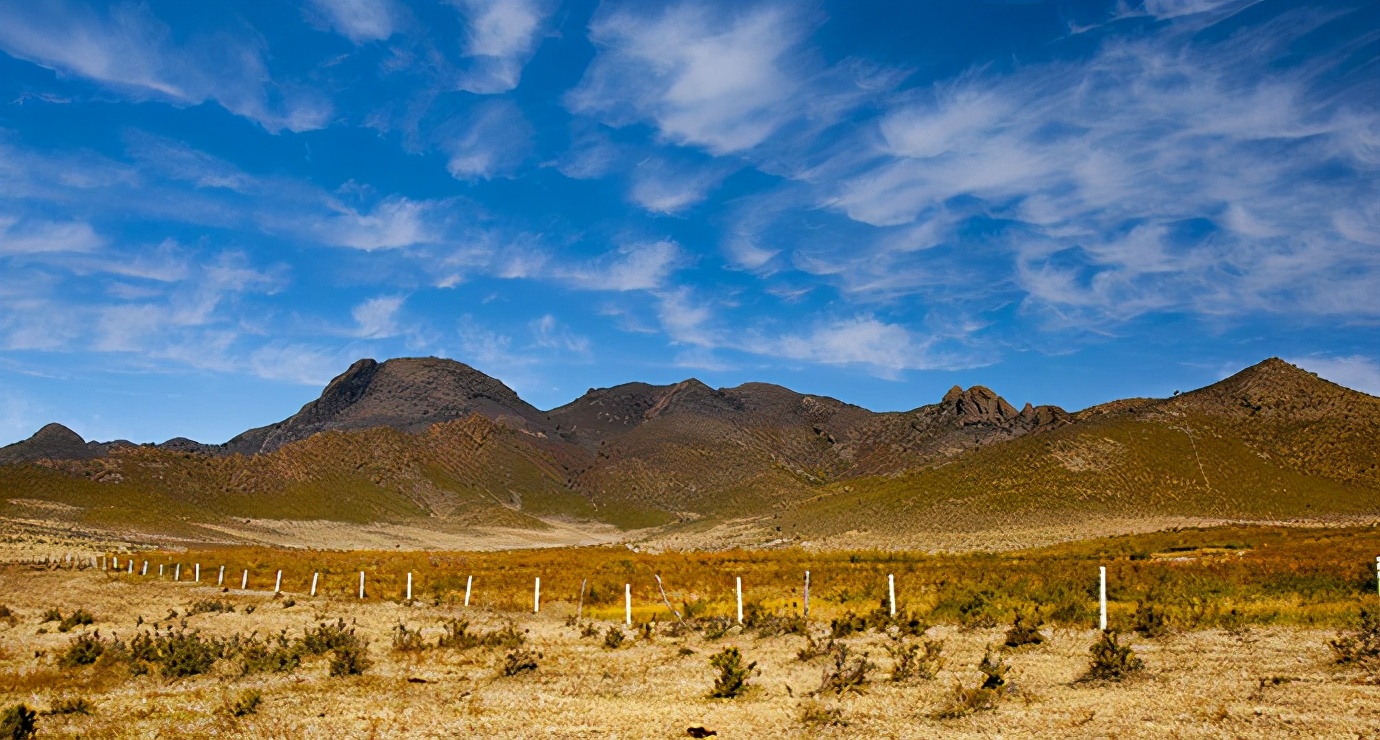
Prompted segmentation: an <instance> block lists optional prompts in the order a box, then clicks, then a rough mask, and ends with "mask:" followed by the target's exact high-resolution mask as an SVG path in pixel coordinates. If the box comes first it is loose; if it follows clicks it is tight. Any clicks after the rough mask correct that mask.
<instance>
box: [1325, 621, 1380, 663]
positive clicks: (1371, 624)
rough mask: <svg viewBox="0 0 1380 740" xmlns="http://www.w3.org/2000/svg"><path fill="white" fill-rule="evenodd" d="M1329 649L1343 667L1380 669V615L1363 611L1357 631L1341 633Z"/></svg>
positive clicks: (1330, 643) (1330, 644)
mask: <svg viewBox="0 0 1380 740" xmlns="http://www.w3.org/2000/svg"><path fill="white" fill-rule="evenodd" d="M1328 647H1331V648H1332V653H1333V655H1335V656H1336V659H1337V662H1338V663H1339V664H1341V665H1360V666H1365V667H1374V668H1377V669H1380V613H1376V612H1370V611H1367V610H1365V609H1362V610H1361V618H1360V619H1359V620H1358V621H1357V625H1356V629H1355V630H1353V631H1352V632H1350V633H1340V634H1338V635H1337V639H1335V640H1330V641H1329V642H1328Z"/></svg>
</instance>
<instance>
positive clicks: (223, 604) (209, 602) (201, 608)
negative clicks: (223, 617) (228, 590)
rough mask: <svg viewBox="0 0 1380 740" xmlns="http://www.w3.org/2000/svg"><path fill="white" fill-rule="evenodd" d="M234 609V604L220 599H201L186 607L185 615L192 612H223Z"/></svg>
mask: <svg viewBox="0 0 1380 740" xmlns="http://www.w3.org/2000/svg"><path fill="white" fill-rule="evenodd" d="M233 611H235V605H234V604H231V603H230V602H228V601H221V600H220V599H202V600H201V601H198V602H196V603H195V604H192V605H191V606H190V607H188V608H187V616H189V617H190V616H192V615H193V614H225V613H227V612H233Z"/></svg>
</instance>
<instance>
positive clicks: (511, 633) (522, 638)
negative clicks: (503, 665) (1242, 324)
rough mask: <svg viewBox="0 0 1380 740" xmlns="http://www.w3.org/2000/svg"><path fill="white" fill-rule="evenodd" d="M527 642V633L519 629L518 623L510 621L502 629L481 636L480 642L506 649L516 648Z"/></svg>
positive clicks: (487, 645) (485, 645)
mask: <svg viewBox="0 0 1380 740" xmlns="http://www.w3.org/2000/svg"><path fill="white" fill-rule="evenodd" d="M526 642H527V635H524V634H523V633H522V632H521V631H520V630H518V628H517V625H515V624H513V623H512V622H509V623H507V624H505V625H503V627H501V628H500V629H496V630H494V631H493V632H490V633H488V634H486V635H484V636H483V637H481V638H480V644H482V645H483V646H484V647H492V648H503V649H506V650H516V649H517V648H520V647H522V646H523V645H524V644H526Z"/></svg>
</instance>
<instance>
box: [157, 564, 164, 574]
mask: <svg viewBox="0 0 1380 740" xmlns="http://www.w3.org/2000/svg"><path fill="white" fill-rule="evenodd" d="M158 577H159V578H162V577H163V564H162V563H159V564H158Z"/></svg>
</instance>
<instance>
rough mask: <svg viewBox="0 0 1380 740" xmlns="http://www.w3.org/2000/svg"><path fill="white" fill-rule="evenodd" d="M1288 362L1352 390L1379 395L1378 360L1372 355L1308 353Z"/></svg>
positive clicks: (1379, 376) (1379, 369) (1379, 375)
mask: <svg viewBox="0 0 1380 740" xmlns="http://www.w3.org/2000/svg"><path fill="white" fill-rule="evenodd" d="M1288 361H1289V362H1291V363H1293V364H1295V365H1298V366H1299V367H1301V368H1304V369H1305V370H1309V371H1312V372H1315V373H1317V374H1318V375H1319V376H1320V377H1323V378H1326V379H1327V380H1330V381H1332V382H1333V383H1336V384H1337V385H1344V386H1346V387H1347V388H1350V389H1352V390H1357V391H1361V392H1362V393H1369V394H1370V395H1372V396H1380V362H1376V360H1375V358H1374V357H1366V356H1365V355H1351V356H1349V357H1328V356H1322V355H1309V356H1307V357H1299V358H1293V359H1289V360H1288Z"/></svg>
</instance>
